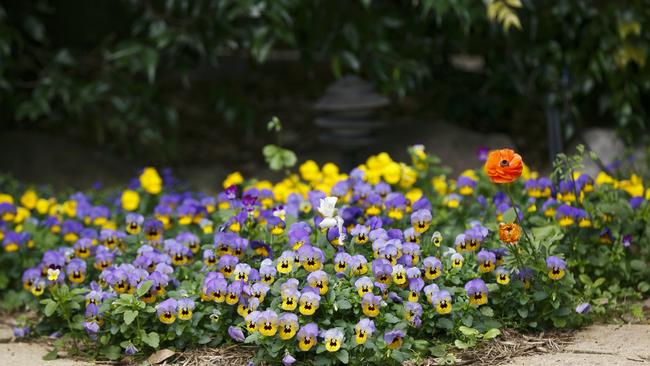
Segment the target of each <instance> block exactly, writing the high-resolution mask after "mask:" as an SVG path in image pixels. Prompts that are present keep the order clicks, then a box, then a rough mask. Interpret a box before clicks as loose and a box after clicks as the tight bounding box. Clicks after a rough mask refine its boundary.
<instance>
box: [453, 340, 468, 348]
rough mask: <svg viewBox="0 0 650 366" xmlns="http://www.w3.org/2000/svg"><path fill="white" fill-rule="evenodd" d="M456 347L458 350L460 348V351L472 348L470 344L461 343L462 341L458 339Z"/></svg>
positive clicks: (455, 343) (455, 342)
mask: <svg viewBox="0 0 650 366" xmlns="http://www.w3.org/2000/svg"><path fill="white" fill-rule="evenodd" d="M454 346H456V348H458V349H468V348H469V347H470V345H469V344H468V343H465V342H463V341H461V340H460V339H457V340H455V341H454Z"/></svg>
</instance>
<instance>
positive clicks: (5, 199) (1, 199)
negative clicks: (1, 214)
mask: <svg viewBox="0 0 650 366" xmlns="http://www.w3.org/2000/svg"><path fill="white" fill-rule="evenodd" d="M0 203H11V204H13V203H14V198H13V197H11V196H10V195H8V194H6V193H0Z"/></svg>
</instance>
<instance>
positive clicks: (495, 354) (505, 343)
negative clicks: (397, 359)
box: [407, 329, 575, 366]
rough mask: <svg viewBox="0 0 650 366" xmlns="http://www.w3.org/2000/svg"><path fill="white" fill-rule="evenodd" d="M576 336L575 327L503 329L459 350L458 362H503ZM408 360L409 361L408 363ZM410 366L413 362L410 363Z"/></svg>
mask: <svg viewBox="0 0 650 366" xmlns="http://www.w3.org/2000/svg"><path fill="white" fill-rule="evenodd" d="M574 337H575V331H567V330H562V331H557V330H556V331H550V332H542V333H537V334H525V333H519V332H517V331H514V330H509V329H503V330H501V336H499V337H497V338H495V339H493V340H491V341H489V342H484V343H481V344H479V345H478V346H477V347H475V348H472V349H469V350H466V351H462V352H459V353H457V354H456V355H455V356H456V363H455V364H456V365H502V364H505V363H508V362H509V361H510V360H512V359H513V358H515V357H522V356H531V355H536V354H544V353H556V352H560V351H562V350H563V349H564V348H566V347H567V346H568V345H569V344H571V342H572V341H573V339H574ZM407 364H408V363H407ZM438 364H439V363H438V362H437V360H436V359H435V358H429V359H426V360H424V361H422V362H418V363H412V364H411V365H413V366H416V365H417V366H430V365H438ZM409 366H410V365H409Z"/></svg>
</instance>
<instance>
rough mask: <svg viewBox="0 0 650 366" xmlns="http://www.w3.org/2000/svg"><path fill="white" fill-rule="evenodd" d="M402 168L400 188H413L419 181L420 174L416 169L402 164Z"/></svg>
mask: <svg viewBox="0 0 650 366" xmlns="http://www.w3.org/2000/svg"><path fill="white" fill-rule="evenodd" d="M400 166H401V168H402V177H401V179H400V181H399V186H400V187H402V188H404V189H408V188H411V187H412V186H413V185H414V184H415V181H417V179H418V174H417V172H416V171H415V169H413V168H411V167H410V166H408V165H406V164H401V165H400Z"/></svg>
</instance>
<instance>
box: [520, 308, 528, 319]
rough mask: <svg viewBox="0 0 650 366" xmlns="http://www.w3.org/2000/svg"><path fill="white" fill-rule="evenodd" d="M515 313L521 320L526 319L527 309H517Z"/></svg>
mask: <svg viewBox="0 0 650 366" xmlns="http://www.w3.org/2000/svg"><path fill="white" fill-rule="evenodd" d="M517 312H518V313H519V316H520V317H522V318H526V317H528V309H526V308H518V309H517Z"/></svg>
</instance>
